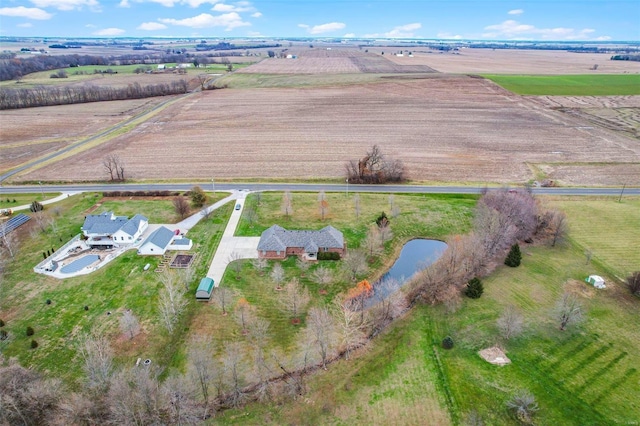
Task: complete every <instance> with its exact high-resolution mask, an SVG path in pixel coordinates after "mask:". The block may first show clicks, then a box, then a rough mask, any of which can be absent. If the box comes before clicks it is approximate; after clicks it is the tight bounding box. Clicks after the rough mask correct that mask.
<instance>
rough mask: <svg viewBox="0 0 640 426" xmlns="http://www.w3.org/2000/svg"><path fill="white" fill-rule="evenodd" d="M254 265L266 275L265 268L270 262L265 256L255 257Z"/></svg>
mask: <svg viewBox="0 0 640 426" xmlns="http://www.w3.org/2000/svg"><path fill="white" fill-rule="evenodd" d="M251 264H252V265H253V267H254V268H255V269H256V270H257V271H258V273H259V274H260V275H264V271H265V269H267V266H269V262H268V261H267V259H265V258H264V257H258V258H257V259H253V260H252V261H251Z"/></svg>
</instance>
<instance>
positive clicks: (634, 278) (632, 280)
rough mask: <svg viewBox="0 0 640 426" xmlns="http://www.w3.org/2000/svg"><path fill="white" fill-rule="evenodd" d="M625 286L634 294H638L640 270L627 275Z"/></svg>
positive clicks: (639, 290) (639, 289)
mask: <svg viewBox="0 0 640 426" xmlns="http://www.w3.org/2000/svg"><path fill="white" fill-rule="evenodd" d="M627 287H628V288H629V291H630V292H631V294H633V295H634V296H640V271H636V272H634V273H633V274H631V275H629V276H628V277H627Z"/></svg>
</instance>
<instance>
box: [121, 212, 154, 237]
mask: <svg viewBox="0 0 640 426" xmlns="http://www.w3.org/2000/svg"><path fill="white" fill-rule="evenodd" d="M148 221H149V219H147V218H146V217H144V216H142V215H141V214H137V215H135V216H134V217H132V218H131V219H129V220H128V221H127V223H125V224H124V225H122V228H120V230H121V231H123V232H126V233H127V234H129V235H131V236H133V235H135V234H136V232H138V230H139V229H140V222H148Z"/></svg>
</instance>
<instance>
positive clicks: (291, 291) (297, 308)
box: [281, 278, 311, 322]
mask: <svg viewBox="0 0 640 426" xmlns="http://www.w3.org/2000/svg"><path fill="white" fill-rule="evenodd" d="M310 301H311V296H310V295H309V291H308V290H307V289H306V288H305V287H304V286H302V285H301V284H300V281H298V279H297V278H292V279H291V280H290V281H289V282H288V283H287V284H286V285H285V286H284V294H283V297H282V299H281V305H282V309H283V310H284V311H285V312H286V313H288V314H289V315H290V316H291V318H292V319H293V320H294V321H296V322H299V321H300V319H299V317H300V314H301V313H302V311H303V310H304V309H305V308H306V307H307V305H308V304H309V302H310Z"/></svg>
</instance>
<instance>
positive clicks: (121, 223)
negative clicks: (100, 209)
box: [81, 212, 149, 236]
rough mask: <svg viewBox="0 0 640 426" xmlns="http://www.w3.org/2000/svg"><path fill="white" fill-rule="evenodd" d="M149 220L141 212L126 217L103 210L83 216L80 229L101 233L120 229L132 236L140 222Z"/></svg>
mask: <svg viewBox="0 0 640 426" xmlns="http://www.w3.org/2000/svg"><path fill="white" fill-rule="evenodd" d="M148 221H149V220H148V219H147V218H146V217H144V216H143V215H141V214H137V215H135V216H133V217H132V218H131V219H127V217H126V216H116V215H114V214H113V212H104V213H101V214H90V215H88V216H85V218H84V224H83V225H82V228H81V229H82V230H83V231H84V232H86V233H87V234H103V235H109V234H113V233H115V232H118V231H120V230H122V231H123V232H125V233H127V234H129V235H131V236H133V235H135V234H136V232H138V230H139V229H140V222H148Z"/></svg>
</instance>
